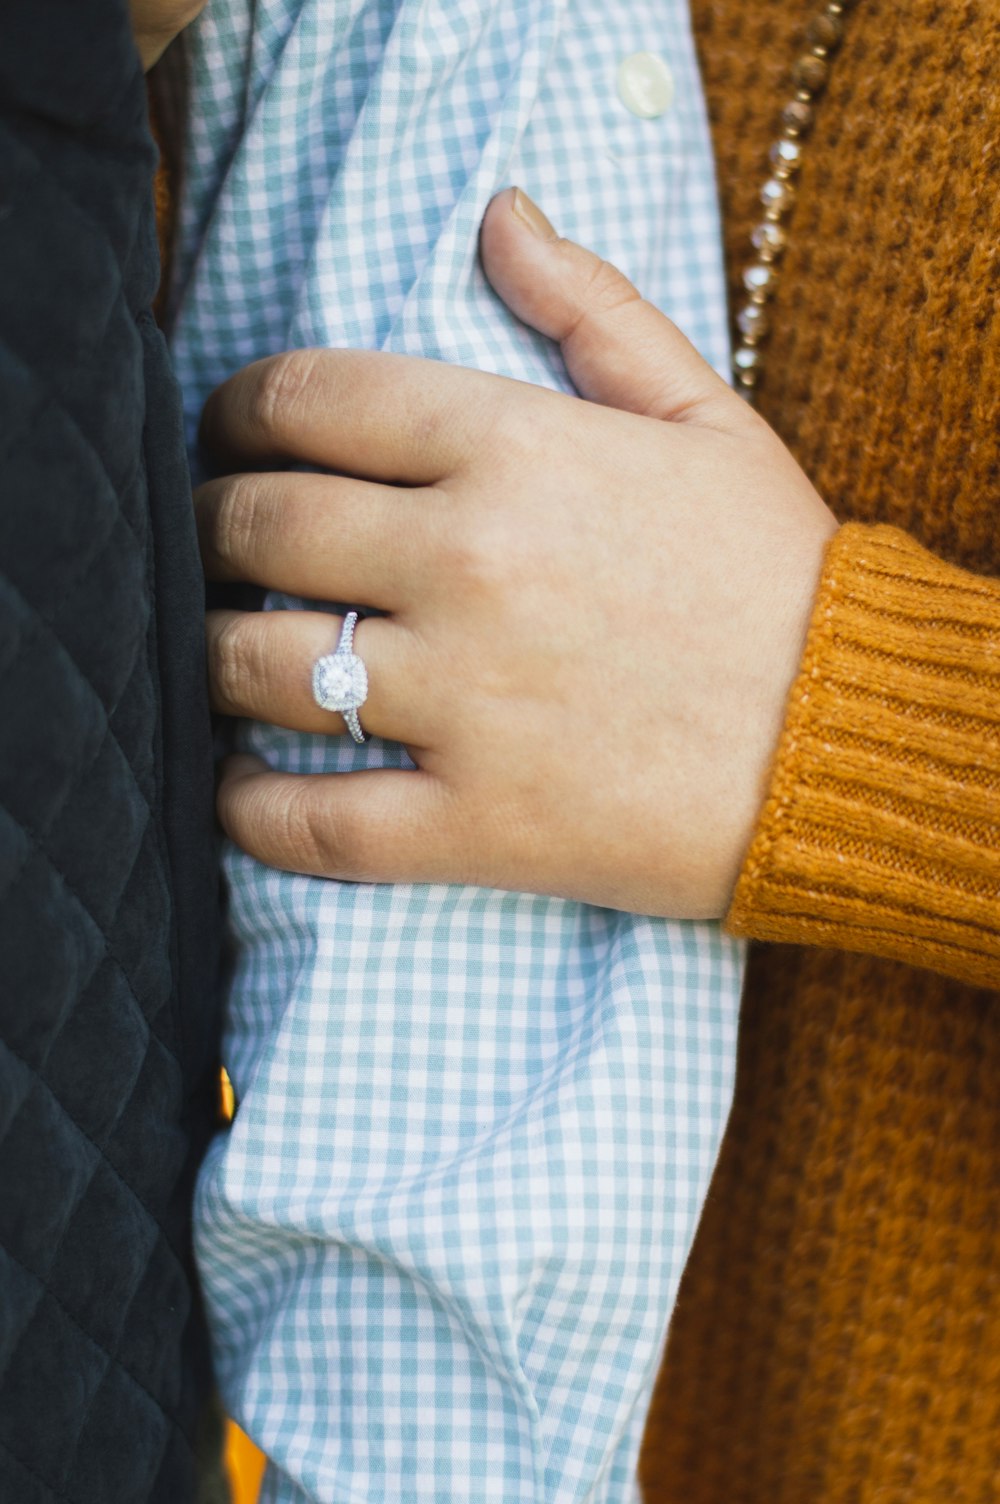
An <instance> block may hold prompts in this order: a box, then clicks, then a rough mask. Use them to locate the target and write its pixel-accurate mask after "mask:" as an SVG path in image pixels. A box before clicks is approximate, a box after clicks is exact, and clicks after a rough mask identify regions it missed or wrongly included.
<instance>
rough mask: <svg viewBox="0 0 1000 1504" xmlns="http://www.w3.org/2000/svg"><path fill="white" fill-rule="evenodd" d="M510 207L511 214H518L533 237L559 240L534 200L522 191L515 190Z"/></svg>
mask: <svg viewBox="0 0 1000 1504" xmlns="http://www.w3.org/2000/svg"><path fill="white" fill-rule="evenodd" d="M510 207H511V213H512V214H516V215H517V217H518V219H519V220H520V221H521V223H522V224H523V225H526V226H527V228H528V229H529V230H530V231H531V233H532V235H536V236H537V237H538V239H539V240H558V239H559V236H558V235H557V234H556V232H555V230H554V228H553V227H552V225H550V224H549V221H548V220H547V219H546V218H545V215H544V214H543V213H542V211H541V209H539V207H538V205H537V204H536V203H535V201H534V199H530V198H529V197H528V195H527V194H526V193H524V192H523V191H522V189H520V188H515V189H514V201H513V203H512V204H511V206H510Z"/></svg>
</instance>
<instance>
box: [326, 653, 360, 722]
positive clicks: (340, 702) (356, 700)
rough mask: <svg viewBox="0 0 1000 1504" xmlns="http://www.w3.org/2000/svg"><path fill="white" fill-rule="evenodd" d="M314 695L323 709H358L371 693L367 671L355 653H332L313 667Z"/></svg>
mask: <svg viewBox="0 0 1000 1504" xmlns="http://www.w3.org/2000/svg"><path fill="white" fill-rule="evenodd" d="M313 695H314V697H315V700H316V703H317V705H320V706H321V707H322V708H323V709H324V710H341V711H343V710H359V709H360V708H361V706H362V705H363V704H364V703H365V699H366V698H367V695H368V675H367V673H366V671H365V666H364V664H363V663H362V661H361V659H360V658H359V657H358V655H357V654H356V653H331V654H329V656H328V657H326V658H321V659H320V660H319V662H318V663H317V664H316V667H315V668H314V669H313Z"/></svg>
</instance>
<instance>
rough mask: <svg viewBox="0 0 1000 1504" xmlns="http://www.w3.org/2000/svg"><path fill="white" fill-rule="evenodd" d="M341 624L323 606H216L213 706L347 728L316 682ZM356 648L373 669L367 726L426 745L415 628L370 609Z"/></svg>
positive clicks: (209, 621)
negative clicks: (320, 698)
mask: <svg viewBox="0 0 1000 1504" xmlns="http://www.w3.org/2000/svg"><path fill="white" fill-rule="evenodd" d="M342 625H343V622H342V618H341V617H339V616H331V615H330V614H328V613H327V612H324V611H210V612H209V613H208V615H207V617H206V618H205V631H206V639H207V648H208V682H209V697H210V699H211V703H212V709H213V710H216V711H218V712H219V713H220V714H221V715H236V716H247V717H249V718H250V719H252V720H256V721H266V722H268V723H269V724H271V725H275V726H287V727H288V728H289V729H290V730H292V731H314V732H321V733H324V734H326V735H330V734H331V733H332V734H339V733H341V732H343V731H344V730H345V729H346V728H345V725H344V719H343V717H342V716H341V715H338V714H337V712H336V711H332V710H322V709H321V708H320V706H319V705H317V703H316V701H315V699H314V698H313V690H312V673H313V667H314V665H315V664H316V661H317V659H319V658H322V657H324V656H325V655H326V654H328V653H333V652H335V651H336V648H337V644H338V641H339V639H340V629H341V626H342ZM354 651H355V652H356V653H357V654H358V656H359V657H360V658H361V659H362V662H363V663H364V664H365V667H366V669H367V671H368V697H367V699H366V700H365V702H364V704H363V705H362V707H361V709H360V710H359V711H358V715H359V718H360V720H361V724H362V727H363V728H364V730H365V732H367V733H368V734H369V735H371V736H379V737H386V738H388V739H389V740H391V741H398V742H403V743H404V744H405V745H407V746H421V745H423V744H424V743H423V737H424V736H425V735H426V697H424V696H423V695H421V694H417V693H415V692H414V691H415V689H416V686H417V685H418V684H419V683H420V681H421V678H422V675H421V674H420V661H419V660H420V650H419V648H418V646H417V643H416V641H415V640H414V638H413V636H412V634H411V633H410V632H409V631H408V630H407V629H406V628H405V627H403V626H400V625H399V624H398V623H397V622H394V621H392V620H391V619H389V618H386V617H367V618H365V620H364V621H361V622H359V624H358V627H357V630H356V632H355V636H354ZM404 686H405V688H404ZM422 712H423V713H422Z"/></svg>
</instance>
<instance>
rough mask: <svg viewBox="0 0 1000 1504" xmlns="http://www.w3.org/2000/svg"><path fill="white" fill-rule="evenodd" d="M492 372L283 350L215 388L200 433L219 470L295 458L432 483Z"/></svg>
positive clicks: (441, 474)
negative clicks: (487, 374)
mask: <svg viewBox="0 0 1000 1504" xmlns="http://www.w3.org/2000/svg"><path fill="white" fill-rule="evenodd" d="M501 380H502V378H500V377H497V376H486V375H484V374H483V373H482V372H479V371H470V370H466V369H461V368H458V367H454V366H448V365H445V364H443V363H442V362H440V361H436V360H418V359H416V358H415V357H413V356H408V355H388V354H385V353H383V352H380V351H374V350H290V351H288V352H286V353H285V354H283V355H273V356H270V357H268V358H267V359H266V360H258V361H255V362H254V363H253V364H252V365H249V366H245V367H244V369H243V370H242V371H238V372H237V374H236V375H235V376H231V377H230V378H229V380H228V381H226V382H224V383H223V384H222V386H220V387H218V388H216V390H215V391H214V392H213V393H212V395H211V396H210V397H209V399H208V401H207V402H206V404H205V410H204V412H203V414H202V420H201V439H202V442H203V444H204V445H205V447H206V448H207V450H208V452H209V453H210V454H211V455H212V456H213V458H214V459H215V460H216V461H217V462H218V463H219V464H220V465H221V466H222V467H223V469H224V470H227V471H231V470H234V469H261V468H267V467H274V466H279V465H285V464H288V462H289V461H292V462H295V461H298V462H300V463H304V464H309V465H318V466H322V468H323V469H326V470H336V471H339V472H340V473H341V474H344V475H353V476H358V477H361V478H366V479H372V480H380V481H400V482H404V483H406V484H409V485H433V484H434V483H435V482H436V481H439V480H443V479H445V478H446V477H447V476H449V475H451V474H452V473H454V471H455V470H456V469H457V468H458V467H459V466H460V464H461V463H462V461H463V459H467V458H468V456H469V454H470V451H472V450H473V449H474V448H475V445H476V437H477V434H479V433H481V432H482V431H483V428H484V426H485V420H488V416H489V414H490V412H491V410H492V402H493V400H494V399H495V397H496V387H497V385H498V384H500V383H501ZM504 384H505V385H507V386H512V387H513V386H516V385H517V384H518V383H516V382H507V383H504Z"/></svg>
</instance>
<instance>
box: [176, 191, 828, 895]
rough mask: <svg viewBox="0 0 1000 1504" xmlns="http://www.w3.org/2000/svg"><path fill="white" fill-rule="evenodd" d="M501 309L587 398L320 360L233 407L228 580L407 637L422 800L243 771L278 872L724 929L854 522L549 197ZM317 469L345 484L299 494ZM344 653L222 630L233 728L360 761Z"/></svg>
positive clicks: (398, 731)
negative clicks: (559, 227) (353, 744)
mask: <svg viewBox="0 0 1000 1504" xmlns="http://www.w3.org/2000/svg"><path fill="white" fill-rule="evenodd" d="M482 258H483V264H484V267H485V269H486V273H487V275H488V277H489V279H490V281H491V282H492V284H493V286H494V288H495V289H496V291H497V292H498V293H499V295H500V296H501V297H502V298H503V300H504V301H505V302H506V303H507V305H508V306H509V307H510V308H511V310H512V311H513V312H514V313H515V314H516V315H517V316H518V317H519V318H521V319H523V320H524V321H525V322H526V323H528V324H531V325H533V326H534V327H535V328H537V329H539V330H541V331H542V332H543V333H545V334H546V335H548V336H549V337H550V338H552V339H556V340H558V341H559V342H560V344H561V346H562V352H563V355H564V357H565V360H566V363H567V367H568V369H569V371H570V374H571V376H572V379H573V381H574V384H575V386H576V388H577V390H578V391H579V392H580V394H581V397H582V398H583V399H585V400H580V398H574V397H568V396H563V395H560V394H557V393H553V392H549V391H545V390H542V389H541V388H537V387H533V386H529V385H526V384H523V383H520V382H514V381H508V380H504V379H501V378H498V377H493V376H488V375H484V374H481V373H477V372H471V371H464V370H457V369H454V368H450V367H447V366H445V365H442V364H438V363H434V362H426V361H419V360H413V359H408V358H405V357H400V356H391V355H384V354H378V353H372V352H364V351H322V350H312V351H299V352H295V353H292V354H288V355H283V356H279V357H276V358H274V359H270V360H265V361H261V362H257V363H256V364H254V365H252V366H249V367H248V368H247V369H246V370H244V371H242V372H241V373H239V374H238V375H237V376H235V377H233V378H232V379H231V380H230V381H228V382H226V383H225V385H224V386H222V387H221V388H220V389H219V390H218V391H217V392H216V393H214V394H213V396H212V397H211V398H210V399H209V402H208V404H207V407H206V410H205V416H204V425H203V432H204V439H205V442H206V444H207V446H208V447H209V449H210V451H212V452H214V454H215V456H216V458H217V459H218V461H219V464H220V466H221V467H222V469H223V470H225V471H226V472H228V473H227V474H226V475H225V477H224V478H222V479H218V480H215V481H212V482H210V483H209V484H208V485H206V486H203V487H202V488H200V490H199V491H198V493H197V495H196V504H197V511H198V521H199V531H200V536H201V543H202V550H203V556H204V560H205V566H206V570H207V572H208V574H209V575H210V576H212V577H215V578H218V579H225V580H231V579H240V580H249V581H253V582H256V583H257V584H260V585H266V586H269V587H272V588H275V589H280V590H285V591H289V592H293V593H295V594H300V595H303V596H306V597H312V598H320V599H329V600H351V601H357V602H363V603H365V604H366V605H370V606H377V607H380V608H382V609H383V610H385V611H386V612H388V613H389V614H388V616H386V617H384V618H371V619H368V620H363V621H362V622H361V623H360V625H359V628H358V632H357V635H356V639H355V648H356V651H357V652H358V653H359V654H360V655H361V656H362V657H363V658H364V659H365V661H366V663H367V665H368V669H369V676H370V684H371V690H370V696H369V699H368V701H367V703H366V704H365V706H364V707H363V709H362V712H361V717H362V723H363V724H364V726H365V728H366V729H367V730H368V731H369V732H370V733H372V734H374V735H377V736H384V737H388V738H391V739H393V740H396V741H400V742H402V743H404V744H405V745H406V747H407V748H408V750H409V752H410V755H411V756H412V758H413V760H414V761H415V763H416V764H417V771H415V772H409V771H406V772H404V771H399V770H371V771H366V772H359V773H354V774H348V775H334V776H327V775H313V776H309V777H298V776H292V775H289V774H281V773H272V772H270V771H268V770H267V769H266V768H265V767H264V765H263V764H262V763H260V762H259V761H258V760H257V759H254V758H247V757H239V758H234V759H231V760H230V761H229V763H228V765H227V767H226V769H225V771H224V774H223V777H222V780H221V784H220V788H219V796H218V809H219V816H220V819H221V822H222V824H223V826H224V828H225V829H226V831H227V832H228V834H229V835H230V836H231V837H232V838H233V839H234V840H235V841H236V842H237V843H238V844H239V845H241V846H242V847H244V848H245V849H246V850H247V851H249V852H251V853H252V854H253V855H255V856H257V857H259V858H260V859H261V860H262V861H264V862H266V863H268V864H270V865H272V866H277V867H282V868H287V869H291V870H294V871H299V872H308V873H314V874H319V875H327V876H334V877H339V878H347V879H354V880H368V881H375V882H405V881H420V882H425V881H430V882H445V881H447V882H461V883H472V884H478V885H484V886H491V887H500V888H511V889H515V890H518V891H526V892H539V893H552V894H557V895H561V896H565V897H569V898H575V899H580V900H584V901H587V902H591V903H596V904H602V905H607V906H610V907H612V908H620V909H625V910H628V911H631V912H638V913H649V914H662V915H671V916H674V917H679V918H706V917H716V916H721V915H723V914H724V913H725V911H726V909H727V907H728V904H729V901H730V897H731V894H732V890H733V886H734V884H735V880H736V877H737V874H738V871H739V868H740V865H741V861H742V858H743V856H744V854H745V852H746V849H747V846H748V844H749V841H750V838H751V835H752V831H753V827H754V824H755V821H756V819H757V816H758V812H759V809H760V805H761V802H762V799H763V797H764V793H765V789H766V785H767V778H768V770H769V765H770V763H771V761H772V758H773V755H774V750H775V746H776V742H777V739H778V736H779V733H780V729H781V725H782V720H783V709H784V704H785V701H786V698H787V695H788V691H789V688H790V685H791V683H792V680H793V678H794V676H795V673H796V670H797V666H798V662H799V658H800V655H801V650H802V645H803V641H804V637H805V633H806V629H807V625H808V621H809V617H810V613H811V605H812V600H813V597H814V593H815V587H816V583H817V579H818V575H819V572H820V568H821V564H822V558H823V554H824V550H825V548H826V545H827V543H828V541H829V539H830V538H831V536H832V535H833V533H834V531H835V529H836V524H835V521H834V519H833V517H832V515H831V513H830V512H829V510H828V509H827V507H826V506H825V505H824V503H823V502H822V501H821V500H820V498H819V496H818V495H817V494H816V492H815V491H814V490H813V488H812V486H811V485H810V483H809V481H808V480H807V479H806V477H805V475H804V474H803V473H802V471H801V470H800V469H799V468H798V466H797V465H796V464H795V462H794V461H793V459H792V458H791V456H790V454H789V453H788V451H787V450H786V449H785V448H784V446H783V445H782V444H781V443H780V441H779V440H778V439H777V437H776V436H775V434H774V433H773V432H772V431H771V430H770V428H768V426H767V425H766V424H765V423H764V422H763V421H762V419H760V418H759V417H758V416H757V415H756V414H754V413H753V412H752V411H751V410H750V409H749V408H748V407H747V406H746V405H745V403H744V402H743V401H742V400H741V399H740V398H739V397H737V396H735V395H733V393H731V392H730V391H729V389H728V388H727V387H726V386H725V384H724V383H723V382H722V381H721V380H720V379H719V378H718V377H717V376H716V375H715V374H714V373H713V372H712V371H711V370H710V369H709V367H708V366H707V365H706V364H705V363H704V361H702V359H701V358H700V356H698V355H697V353H696V352H695V351H694V349H693V348H692V347H691V345H690V344H688V342H687V341H686V340H685V339H684V337H683V336H682V335H681V334H680V333H679V331H678V330H677V329H676V328H675V327H674V326H673V325H672V324H671V323H670V322H669V320H667V319H666V318H664V317H663V315H662V314H660V313H659V312H658V311H657V310H656V309H655V308H653V307H652V306H651V305H650V304H648V303H646V302H644V301H643V300H642V299H641V297H640V296H639V294H638V292H637V291H636V290H635V288H634V287H632V286H631V284H630V283H629V282H627V281H626V279H625V278H624V277H623V276H622V275H621V274H620V273H619V272H617V271H616V270H615V269H614V268H613V267H611V266H609V265H607V264H606V263H604V262H602V261H600V260H599V258H597V257H596V256H595V255H593V253H591V252H589V251H587V250H584V249H583V248H582V247H580V246H577V245H574V244H572V243H570V242H568V241H565V240H561V239H559V238H558V237H556V236H555V233H554V231H552V229H551V226H549V225H548V222H547V221H546V220H544V218H543V217H542V216H541V215H540V213H539V211H538V210H537V209H536V208H535V206H534V205H532V204H531V203H530V201H529V200H526V199H525V198H524V196H523V195H515V194H514V193H512V192H511V191H508V192H506V193H504V194H501V195H500V196H499V197H498V198H497V199H496V200H494V202H493V204H492V205H491V206H490V209H489V211H488V213H487V215H486V218H485V221H484V225H483V232H482ZM297 461H304V462H307V463H309V464H311V465H314V466H320V467H325V468H328V469H330V470H332V471H335V472H337V473H336V474H333V475H317V474H298V473H287V472H282V471H281V470H279V469H277V468H276V467H278V466H283V465H286V464H288V463H292V462H297ZM338 635H339V624H338V623H337V622H336V621H335V620H332V619H331V617H330V616H329V615H324V614H320V613H313V612H308V611H302V612H272V613H239V612H232V611H225V612H213V613H211V614H210V615H209V618H208V646H209V672H210V683H211V695H212V700H213V704H214V706H215V708H216V709H217V710H219V711H223V712H226V713H229V714H233V715H238V716H251V717H254V718H256V719H259V720H263V721H269V722H273V723H276V724H279V725H282V726H288V727H292V728H295V729H298V730H302V731H326V732H329V733H330V734H337V733H338V732H342V731H343V724H342V722H341V720H340V718H339V717H338V716H336V715H334V714H333V713H331V712H326V711H321V710H319V709H317V707H316V705H315V704H314V703H313V700H312V696H311V670H312V665H313V663H314V661H315V660H316V658H317V657H319V656H321V655H322V654H323V653H327V652H330V651H332V649H333V647H334V645H335V643H336V640H337V637H338Z"/></svg>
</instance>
